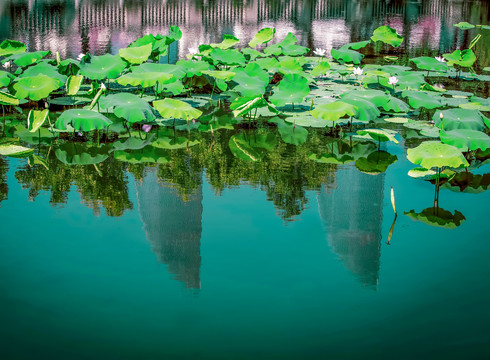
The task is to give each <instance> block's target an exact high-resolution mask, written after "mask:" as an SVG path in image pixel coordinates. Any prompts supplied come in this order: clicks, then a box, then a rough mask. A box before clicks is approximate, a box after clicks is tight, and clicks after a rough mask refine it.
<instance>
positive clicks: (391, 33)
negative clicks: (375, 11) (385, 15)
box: [371, 25, 403, 47]
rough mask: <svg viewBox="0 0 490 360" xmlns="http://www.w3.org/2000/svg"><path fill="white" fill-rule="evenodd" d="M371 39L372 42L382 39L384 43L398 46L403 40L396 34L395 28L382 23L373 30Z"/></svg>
mask: <svg viewBox="0 0 490 360" xmlns="http://www.w3.org/2000/svg"><path fill="white" fill-rule="evenodd" d="M371 40H372V41H374V42H376V41H382V42H384V43H385V44H389V45H391V46H394V47H398V46H400V44H401V43H402V42H403V36H400V35H398V34H397V33H396V30H395V29H393V28H391V27H389V26H387V25H384V26H380V27H379V28H377V29H376V30H374V32H373V36H371Z"/></svg>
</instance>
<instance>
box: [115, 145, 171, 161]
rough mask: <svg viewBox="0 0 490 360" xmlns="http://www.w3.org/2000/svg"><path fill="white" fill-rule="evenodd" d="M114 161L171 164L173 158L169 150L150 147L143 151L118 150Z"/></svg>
mask: <svg viewBox="0 0 490 360" xmlns="http://www.w3.org/2000/svg"><path fill="white" fill-rule="evenodd" d="M114 159H116V160H119V161H125V162H128V163H131V164H145V163H153V164H155V163H156V164H167V163H169V162H170V159H171V156H170V153H169V151H168V150H164V149H158V148H155V147H153V146H151V145H148V146H146V147H144V148H142V149H135V150H126V151H123V150H116V151H115V152H114Z"/></svg>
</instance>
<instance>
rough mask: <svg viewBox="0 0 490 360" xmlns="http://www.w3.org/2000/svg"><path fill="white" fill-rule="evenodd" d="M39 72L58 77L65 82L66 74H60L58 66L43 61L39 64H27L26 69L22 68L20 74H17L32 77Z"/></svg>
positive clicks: (21, 76) (22, 76)
mask: <svg viewBox="0 0 490 360" xmlns="http://www.w3.org/2000/svg"><path fill="white" fill-rule="evenodd" d="M39 74H43V75H46V76H49V77H52V78H55V79H58V80H59V81H60V82H62V83H63V84H65V83H66V76H65V75H62V74H60V73H59V72H58V68H56V67H55V66H53V65H49V64H47V63H45V62H41V63H39V64H36V65H33V66H29V67H28V68H27V69H25V70H24V72H23V73H22V74H20V75H19V78H24V77H32V76H36V75H39Z"/></svg>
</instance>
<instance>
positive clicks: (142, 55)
mask: <svg viewBox="0 0 490 360" xmlns="http://www.w3.org/2000/svg"><path fill="white" fill-rule="evenodd" d="M152 49H153V45H152V44H147V45H143V46H135V47H128V48H124V49H119V56H120V57H122V58H123V59H124V60H126V61H128V62H129V63H131V64H142V63H144V62H145V61H146V60H148V58H149V57H150V55H151V52H152Z"/></svg>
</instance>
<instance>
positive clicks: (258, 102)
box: [230, 95, 278, 117]
mask: <svg viewBox="0 0 490 360" xmlns="http://www.w3.org/2000/svg"><path fill="white" fill-rule="evenodd" d="M263 107H267V109H268V110H269V111H270V112H271V113H277V112H278V111H277V109H276V108H275V107H274V105H272V104H270V103H268V102H267V100H265V99H264V97H263V96H262V95H261V96H247V97H245V96H243V97H239V98H237V99H235V100H234V101H233V102H232V103H231V105H230V110H232V111H233V116H235V117H239V116H244V115H246V114H248V113H249V112H250V111H252V110H253V109H260V108H263Z"/></svg>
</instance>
